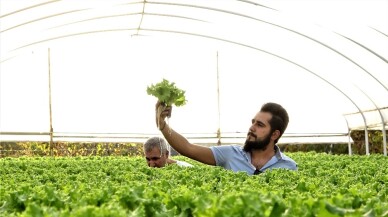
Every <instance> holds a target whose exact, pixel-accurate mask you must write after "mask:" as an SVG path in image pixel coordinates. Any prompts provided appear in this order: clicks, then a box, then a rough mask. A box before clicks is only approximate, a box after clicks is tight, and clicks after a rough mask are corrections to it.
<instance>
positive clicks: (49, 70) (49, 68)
mask: <svg viewBox="0 0 388 217" xmlns="http://www.w3.org/2000/svg"><path fill="white" fill-rule="evenodd" d="M48 79H49V82H48V83H49V87H48V88H49V111H50V156H53V131H54V130H53V119H52V111H51V65H50V48H48Z"/></svg>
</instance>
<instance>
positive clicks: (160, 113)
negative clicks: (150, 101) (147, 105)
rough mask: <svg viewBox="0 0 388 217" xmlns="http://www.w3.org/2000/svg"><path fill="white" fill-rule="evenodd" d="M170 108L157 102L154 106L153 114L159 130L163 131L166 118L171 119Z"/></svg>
mask: <svg viewBox="0 0 388 217" xmlns="http://www.w3.org/2000/svg"><path fill="white" fill-rule="evenodd" d="M171 112H172V107H171V106H166V105H165V104H164V103H162V102H160V101H159V100H158V102H157V103H156V105H155V114H156V117H155V118H156V119H155V120H156V126H157V127H158V128H159V130H163V129H164V127H165V126H166V121H165V120H164V119H166V117H169V118H170V117H171Z"/></svg>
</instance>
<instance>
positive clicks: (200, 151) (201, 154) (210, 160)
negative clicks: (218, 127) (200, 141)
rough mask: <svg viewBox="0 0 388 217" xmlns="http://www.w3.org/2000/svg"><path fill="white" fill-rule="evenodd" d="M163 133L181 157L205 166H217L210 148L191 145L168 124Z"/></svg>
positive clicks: (162, 130)
mask: <svg viewBox="0 0 388 217" xmlns="http://www.w3.org/2000/svg"><path fill="white" fill-rule="evenodd" d="M163 124H164V123H163ZM162 126H163V125H162ZM161 132H162V133H163V135H164V138H166V140H167V141H168V143H169V144H170V145H171V146H172V147H173V148H174V149H175V150H176V151H177V152H179V153H180V154H181V155H183V156H186V157H189V158H191V159H194V160H197V161H200V162H202V163H205V164H209V165H215V159H214V156H213V153H212V151H211V150H210V148H209V147H205V146H200V145H195V144H191V143H190V142H189V141H188V140H187V139H186V138H185V137H183V136H182V135H181V134H179V133H177V132H176V131H174V130H173V129H171V128H170V126H169V125H168V124H167V123H166V125H165V126H164V127H163V128H162V129H161Z"/></svg>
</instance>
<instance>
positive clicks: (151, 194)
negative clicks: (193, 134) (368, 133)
mask: <svg viewBox="0 0 388 217" xmlns="http://www.w3.org/2000/svg"><path fill="white" fill-rule="evenodd" d="M289 155H290V156H291V157H293V158H294V159H295V160H296V161H297V163H298V164H299V171H297V172H295V171H286V170H273V171H267V172H265V173H263V174H260V175H258V176H248V175H246V174H245V173H234V172H231V171H226V170H224V169H222V168H218V167H211V166H206V165H202V164H199V163H197V162H195V161H191V160H190V159H187V158H184V157H176V158H178V159H183V160H186V161H188V162H190V163H192V164H194V165H195V167H194V168H180V167H178V166H175V165H173V166H168V167H166V168H163V169H154V168H148V167H147V166H146V162H145V160H144V159H143V158H141V157H131V158H129V157H73V158H71V157H68V158H64V157H56V158H51V157H42V158H41V157H35V158H32V157H30V158H26V157H21V158H1V159H0V178H1V179H0V216H34V217H39V216H82V217H84V216H206V217H209V216H220V217H221V216H388V187H387V183H388V167H387V166H388V158H387V157H384V156H382V155H371V156H352V157H350V156H338V155H337V156H333V155H326V154H315V153H289Z"/></svg>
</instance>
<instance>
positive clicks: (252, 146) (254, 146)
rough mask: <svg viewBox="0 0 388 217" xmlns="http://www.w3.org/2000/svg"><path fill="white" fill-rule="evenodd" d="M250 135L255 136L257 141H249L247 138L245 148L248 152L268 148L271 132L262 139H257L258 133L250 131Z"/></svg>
mask: <svg viewBox="0 0 388 217" xmlns="http://www.w3.org/2000/svg"><path fill="white" fill-rule="evenodd" d="M248 135H250V136H252V137H254V138H255V139H256V140H255V141H249V139H247V140H246V141H245V145H244V147H243V149H244V151H246V152H251V151H253V150H261V151H264V150H265V149H267V147H268V144H269V143H270V142H271V133H269V134H268V136H266V137H265V138H264V139H263V140H261V141H260V140H257V137H256V135H254V134H253V133H248Z"/></svg>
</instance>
